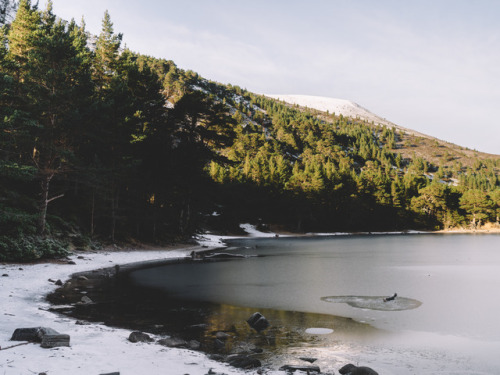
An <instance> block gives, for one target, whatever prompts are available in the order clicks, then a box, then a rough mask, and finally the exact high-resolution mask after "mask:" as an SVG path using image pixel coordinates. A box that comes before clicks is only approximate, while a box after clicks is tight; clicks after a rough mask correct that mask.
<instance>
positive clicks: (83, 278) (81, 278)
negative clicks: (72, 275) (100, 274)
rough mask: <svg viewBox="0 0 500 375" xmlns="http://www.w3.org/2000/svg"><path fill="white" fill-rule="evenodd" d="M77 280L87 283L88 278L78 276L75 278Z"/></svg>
mask: <svg viewBox="0 0 500 375" xmlns="http://www.w3.org/2000/svg"><path fill="white" fill-rule="evenodd" d="M76 279H77V280H79V281H87V280H88V277H87V276H83V275H80V276H78V277H77V278H76Z"/></svg>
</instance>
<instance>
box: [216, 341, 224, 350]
mask: <svg viewBox="0 0 500 375" xmlns="http://www.w3.org/2000/svg"><path fill="white" fill-rule="evenodd" d="M214 346H215V349H218V350H220V349H224V348H225V347H226V343H225V342H224V341H222V340H219V339H215V340H214Z"/></svg>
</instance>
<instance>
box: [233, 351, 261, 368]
mask: <svg viewBox="0 0 500 375" xmlns="http://www.w3.org/2000/svg"><path fill="white" fill-rule="evenodd" d="M226 361H227V363H229V364H230V365H231V366H233V367H236V368H241V369H245V370H246V369H251V368H256V367H261V366H262V364H261V363H260V361H259V360H258V359H256V358H252V357H250V356H247V355H241V354H233V355H230V356H228V357H227V358H226Z"/></svg>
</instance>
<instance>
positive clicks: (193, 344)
mask: <svg viewBox="0 0 500 375" xmlns="http://www.w3.org/2000/svg"><path fill="white" fill-rule="evenodd" d="M188 347H189V349H191V350H200V348H201V343H200V342H199V341H196V340H191V341H189V342H188Z"/></svg>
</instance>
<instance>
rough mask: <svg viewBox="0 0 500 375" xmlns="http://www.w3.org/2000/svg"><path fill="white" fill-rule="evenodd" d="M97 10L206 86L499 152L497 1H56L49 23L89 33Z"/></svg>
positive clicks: (130, 38)
mask: <svg viewBox="0 0 500 375" xmlns="http://www.w3.org/2000/svg"><path fill="white" fill-rule="evenodd" d="M45 4H46V0H42V1H40V5H41V7H42V8H44V7H45ZM106 9H108V10H109V12H110V14H111V18H112V20H113V22H114V24H115V31H116V32H122V33H124V42H125V43H126V44H127V46H129V47H130V48H131V49H132V50H134V51H138V52H141V53H144V54H148V55H152V56H156V57H161V58H166V59H169V60H174V62H176V63H177V64H178V66H179V67H181V68H183V69H192V70H194V71H196V72H198V73H200V74H201V75H202V76H204V77H206V78H209V79H212V80H215V81H219V82H223V83H231V84H233V85H239V86H241V87H245V88H248V89H249V90H251V91H255V92H261V93H270V94H306V95H318V96H327V97H334V98H341V99H348V100H352V101H355V102H357V103H359V104H360V105H362V106H363V107H366V108H368V109H369V110H371V111H372V112H374V113H376V114H378V115H380V116H382V117H385V118H387V119H389V120H391V121H392V122H395V123H397V124H398V125H402V126H405V127H408V128H412V129H415V130H417V131H421V132H423V133H427V134H430V135H433V136H436V137H438V138H440V139H445V140H448V141H452V142H454V143H458V144H460V145H463V146H467V147H470V148H477V149H479V150H480V151H488V152H490V153H500V149H499V147H498V142H497V140H498V139H500V127H499V126H497V124H498V121H499V119H500V107H499V106H498V105H497V103H498V102H499V101H500V65H499V64H498V61H499V60H500V49H499V48H498V42H499V39H500V24H499V23H498V20H497V18H498V14H499V11H500V3H499V2H497V1H466V0H441V1H431V0H424V1H413V2H408V1H393V0H382V1H371V0H360V1H322V0H310V1H308V2H304V1H298V0H286V1H285V0H276V1H266V0H255V1H252V2H251V3H248V2H243V1H233V0H217V1H205V0H190V1H170V0H169V1H163V0H143V1H142V2H141V3H140V4H139V5H138V4H137V2H135V1H131V0H120V1H118V0H71V1H67V0H54V11H55V13H56V14H58V15H60V16H62V17H63V18H65V19H71V18H75V19H76V20H77V21H79V20H80V18H81V16H82V15H84V16H85V20H86V23H87V28H88V29H89V30H90V31H91V32H93V33H95V34H97V33H99V30H100V26H101V19H102V16H103V14H104V11H105V10H106Z"/></svg>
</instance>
